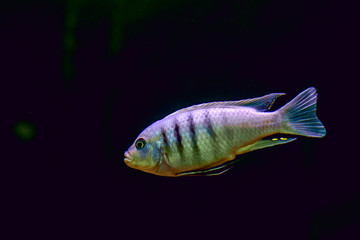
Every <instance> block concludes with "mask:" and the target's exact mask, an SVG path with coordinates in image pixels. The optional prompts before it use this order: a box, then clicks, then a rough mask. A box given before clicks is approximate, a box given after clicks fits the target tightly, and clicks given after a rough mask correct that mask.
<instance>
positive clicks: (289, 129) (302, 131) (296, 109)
mask: <svg viewBox="0 0 360 240" xmlns="http://www.w3.org/2000/svg"><path fill="white" fill-rule="evenodd" d="M316 101H317V93H316V89H315V88H313V87H310V88H308V89H306V90H304V91H303V92H301V93H300V94H299V95H297V96H296V97H295V98H294V99H293V100H291V101H290V102H289V103H287V104H286V105H285V106H283V107H282V108H280V109H279V110H278V111H279V112H280V114H281V115H282V119H283V120H282V124H281V133H289V134H296V135H302V136H306V137H318V138H321V137H324V136H325V135H326V130H325V127H324V125H323V124H322V123H321V122H320V120H319V119H318V117H317V116H316Z"/></svg>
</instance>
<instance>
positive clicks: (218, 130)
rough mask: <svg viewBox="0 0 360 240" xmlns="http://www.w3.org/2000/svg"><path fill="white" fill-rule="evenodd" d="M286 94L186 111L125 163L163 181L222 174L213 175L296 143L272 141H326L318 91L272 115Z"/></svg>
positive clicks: (158, 125) (143, 136)
mask: <svg viewBox="0 0 360 240" xmlns="http://www.w3.org/2000/svg"><path fill="white" fill-rule="evenodd" d="M281 95H284V94H283V93H272V94H268V95H265V96H263V97H258V98H252V99H245V100H239V101H225V102H211V103H205V104H198V105H194V106H191V107H188V108H184V109H180V110H178V111H176V112H174V113H172V114H170V115H168V116H166V117H165V118H163V119H161V120H159V121H156V122H155V123H153V124H151V125H150V126H149V127H147V128H146V129H145V130H144V131H142V132H141V133H140V135H139V136H138V137H137V139H136V140H135V142H134V144H133V145H132V146H131V147H130V148H129V149H128V150H127V151H126V152H125V154H124V155H125V159H124V160H125V163H126V164H127V165H128V166H130V167H132V168H135V169H139V170H142V171H144V172H148V173H152V174H156V175H161V176H171V177H175V176H185V175H218V174H213V173H212V171H216V170H222V171H221V172H220V173H223V172H225V171H227V170H228V168H229V167H231V164H232V163H233V162H230V161H231V160H233V159H234V158H235V156H236V155H239V154H244V153H247V152H250V151H254V150H258V149H262V148H266V147H272V146H276V145H280V144H285V143H289V142H291V141H294V140H295V139H296V138H286V137H280V138H274V137H273V138H272V139H267V138H266V137H267V136H270V135H273V134H277V133H280V134H281V133H285V134H293V135H301V136H306V137H317V138H320V137H323V136H325V134H326V130H325V128H324V126H323V125H322V123H321V122H320V121H319V119H318V118H317V116H316V100H317V94H316V90H315V88H313V87H310V88H308V89H306V90H305V91H303V92H301V93H300V94H299V95H298V96H296V97H295V98H294V99H293V100H291V101H290V102H288V103H287V104H286V105H285V106H283V107H281V108H280V109H278V110H276V111H273V112H270V111H269V109H270V108H271V106H272V105H273V103H274V101H275V99H276V98H277V97H279V96H281Z"/></svg>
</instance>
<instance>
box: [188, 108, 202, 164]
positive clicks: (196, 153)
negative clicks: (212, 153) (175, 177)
mask: <svg viewBox="0 0 360 240" xmlns="http://www.w3.org/2000/svg"><path fill="white" fill-rule="evenodd" d="M188 122H189V130H190V138H191V142H192V146H193V156H194V157H199V156H200V149H199V146H198V144H197V141H196V130H195V124H194V118H193V116H192V114H191V113H189V119H188Z"/></svg>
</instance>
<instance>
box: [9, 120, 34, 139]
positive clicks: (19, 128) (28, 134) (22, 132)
mask: <svg viewBox="0 0 360 240" xmlns="http://www.w3.org/2000/svg"><path fill="white" fill-rule="evenodd" d="M35 132H36V130H35V126H34V124H32V123H30V122H28V121H18V122H16V123H15V124H14V133H15V135H16V136H17V137H18V138H20V139H21V140H23V141H31V140H32V139H34V137H35Z"/></svg>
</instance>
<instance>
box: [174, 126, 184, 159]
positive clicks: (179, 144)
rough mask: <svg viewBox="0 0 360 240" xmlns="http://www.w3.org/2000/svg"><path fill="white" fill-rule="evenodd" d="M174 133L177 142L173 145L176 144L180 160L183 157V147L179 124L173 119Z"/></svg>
mask: <svg viewBox="0 0 360 240" xmlns="http://www.w3.org/2000/svg"><path fill="white" fill-rule="evenodd" d="M174 135H175V138H176V143H177V144H175V145H176V147H177V150H178V152H179V155H180V160H182V159H183V158H184V147H183V145H182V139H181V134H180V129H179V124H178V122H177V121H175V124H174Z"/></svg>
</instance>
